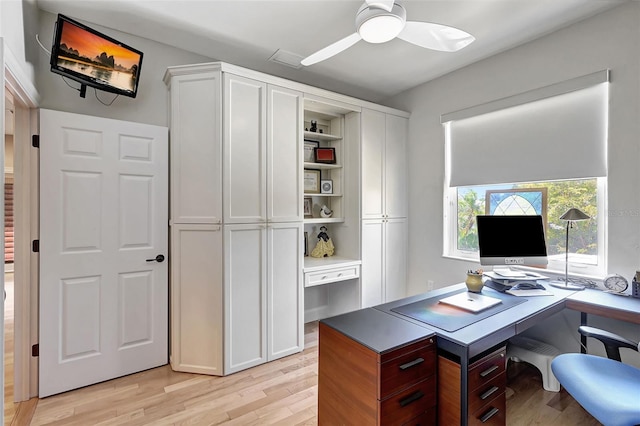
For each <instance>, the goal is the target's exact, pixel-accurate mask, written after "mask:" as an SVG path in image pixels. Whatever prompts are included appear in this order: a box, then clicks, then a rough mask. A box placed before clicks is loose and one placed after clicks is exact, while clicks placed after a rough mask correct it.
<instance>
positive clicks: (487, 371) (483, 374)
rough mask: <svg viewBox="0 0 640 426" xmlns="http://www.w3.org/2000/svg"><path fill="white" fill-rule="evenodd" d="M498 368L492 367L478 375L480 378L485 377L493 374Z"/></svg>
mask: <svg viewBox="0 0 640 426" xmlns="http://www.w3.org/2000/svg"><path fill="white" fill-rule="evenodd" d="M498 368H499V367H498V366H497V365H492V366H491V367H489V368H487V369H486V370H484V371H483V372H482V373H480V377H487V376H488V375H489V374H491V373H493V372H494V371H496V370H497V369H498Z"/></svg>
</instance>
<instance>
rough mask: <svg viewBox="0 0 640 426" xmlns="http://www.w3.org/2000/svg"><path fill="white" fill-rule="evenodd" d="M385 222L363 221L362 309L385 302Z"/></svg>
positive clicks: (380, 220)
mask: <svg viewBox="0 0 640 426" xmlns="http://www.w3.org/2000/svg"><path fill="white" fill-rule="evenodd" d="M383 247H384V220H383V219H378V220H363V221H362V272H361V275H360V285H361V290H362V291H361V294H362V306H361V308H367V307H369V306H375V305H379V304H381V303H382V302H383V301H384V300H383V296H384V295H383V280H384V276H385V272H384V271H385V266H384V248H383Z"/></svg>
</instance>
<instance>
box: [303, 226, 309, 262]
mask: <svg viewBox="0 0 640 426" xmlns="http://www.w3.org/2000/svg"><path fill="white" fill-rule="evenodd" d="M308 247H309V233H308V232H306V231H305V233H304V255H305V257H306V256H309V251H308V250H309V249H308Z"/></svg>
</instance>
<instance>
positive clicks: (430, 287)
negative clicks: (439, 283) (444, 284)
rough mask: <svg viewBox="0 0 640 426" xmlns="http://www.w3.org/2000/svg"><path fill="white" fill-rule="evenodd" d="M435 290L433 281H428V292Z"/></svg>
mask: <svg viewBox="0 0 640 426" xmlns="http://www.w3.org/2000/svg"><path fill="white" fill-rule="evenodd" d="M431 290H433V280H427V291H431Z"/></svg>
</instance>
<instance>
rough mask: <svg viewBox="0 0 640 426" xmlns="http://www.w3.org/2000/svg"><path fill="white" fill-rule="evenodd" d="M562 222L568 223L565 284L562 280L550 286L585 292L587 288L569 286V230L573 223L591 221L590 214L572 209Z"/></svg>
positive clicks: (576, 285) (555, 281)
mask: <svg viewBox="0 0 640 426" xmlns="http://www.w3.org/2000/svg"><path fill="white" fill-rule="evenodd" d="M560 219H561V220H566V221H567V237H566V240H565V264H564V282H563V281H560V280H554V281H551V282H550V283H549V284H551V285H552V286H554V287H556V288H563V289H565V290H574V291H575V290H584V289H585V287H584V286H582V285H580V284H569V228H570V227H571V228H573V222H577V221H580V220H587V219H591V217H589V215H588V214H586V213H585V212H583V211H581V210H578V209H576V208H571V209H569V210H567V211H566V212H565V214H563V215H562V216H560Z"/></svg>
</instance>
